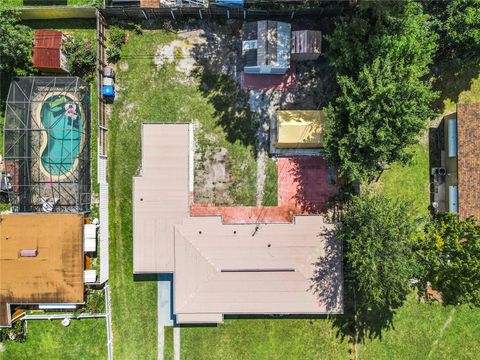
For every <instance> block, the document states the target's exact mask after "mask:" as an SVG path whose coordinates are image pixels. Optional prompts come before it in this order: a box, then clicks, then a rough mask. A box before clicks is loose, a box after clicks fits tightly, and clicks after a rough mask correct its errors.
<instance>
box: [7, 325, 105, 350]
mask: <svg viewBox="0 0 480 360" xmlns="http://www.w3.org/2000/svg"><path fill="white" fill-rule="evenodd" d="M4 347H5V351H4V352H3V353H2V352H0V359H5V360H10V359H11V360H30V359H38V360H77V359H91V360H93V359H102V360H103V359H106V358H107V333H106V324H105V319H103V318H100V319H82V320H72V322H71V323H70V325H69V326H68V327H63V326H62V324H61V323H60V320H51V321H50V320H30V321H28V334H27V340H26V341H25V342H24V343H16V342H10V341H8V342H5V343H4Z"/></svg>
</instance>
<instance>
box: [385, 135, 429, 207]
mask: <svg viewBox="0 0 480 360" xmlns="http://www.w3.org/2000/svg"><path fill="white" fill-rule="evenodd" d="M411 151H412V153H413V158H412V160H411V162H410V163H409V164H407V165H399V164H393V165H392V166H391V168H390V169H389V170H386V171H385V172H384V173H383V174H382V177H381V178H380V187H381V189H382V191H383V192H384V193H385V194H386V195H388V196H390V197H392V198H396V199H399V200H403V201H409V202H411V203H412V204H413V207H414V209H415V212H416V213H417V214H419V215H422V216H428V214H429V210H428V206H429V205H430V192H429V181H430V175H429V162H428V147H427V145H424V144H418V145H415V146H413V147H412V148H411Z"/></svg>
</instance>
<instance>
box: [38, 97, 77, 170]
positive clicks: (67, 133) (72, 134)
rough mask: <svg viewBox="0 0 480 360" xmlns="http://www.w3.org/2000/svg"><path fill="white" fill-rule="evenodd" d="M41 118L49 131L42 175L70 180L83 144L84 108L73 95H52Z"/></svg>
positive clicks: (42, 158) (44, 146)
mask: <svg viewBox="0 0 480 360" xmlns="http://www.w3.org/2000/svg"><path fill="white" fill-rule="evenodd" d="M39 116H40V120H41V124H42V126H43V128H44V130H45V131H44V132H43V142H42V148H41V150H40V154H41V165H42V171H43V172H44V173H45V174H46V175H47V176H50V177H52V176H53V177H57V178H62V177H66V176H68V175H69V174H70V173H72V172H73V171H74V169H75V167H76V166H77V163H78V153H79V150H80V146H81V143H82V141H83V139H82V136H83V128H82V127H83V119H82V111H81V108H80V104H79V103H78V102H77V101H75V97H74V96H72V95H64V94H56V95H52V96H49V97H48V98H47V99H46V100H45V101H44V103H43V105H42V107H41V109H40V114H39Z"/></svg>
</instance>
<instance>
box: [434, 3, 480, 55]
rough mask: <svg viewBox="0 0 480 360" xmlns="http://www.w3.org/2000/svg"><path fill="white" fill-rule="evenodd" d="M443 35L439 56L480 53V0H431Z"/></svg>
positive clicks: (436, 20) (438, 28)
mask: <svg viewBox="0 0 480 360" xmlns="http://www.w3.org/2000/svg"><path fill="white" fill-rule="evenodd" d="M426 10H427V12H428V13H429V14H431V16H432V23H433V25H434V28H435V30H436V31H437V32H438V33H439V34H440V41H439V42H440V55H441V56H455V57H458V58H461V59H463V60H474V61H475V60H476V61H477V62H478V56H480V0H451V1H448V2H446V3H443V2H438V1H432V2H430V3H427V4H426Z"/></svg>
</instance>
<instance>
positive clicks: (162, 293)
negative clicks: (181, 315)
mask: <svg viewBox="0 0 480 360" xmlns="http://www.w3.org/2000/svg"><path fill="white" fill-rule="evenodd" d="M171 285H172V282H171V276H170V275H161V274H159V275H157V312H158V315H157V326H158V340H157V341H158V346H157V349H158V354H157V358H158V360H163V358H164V350H165V326H173V317H172V291H171V290H172V288H171Z"/></svg>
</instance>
